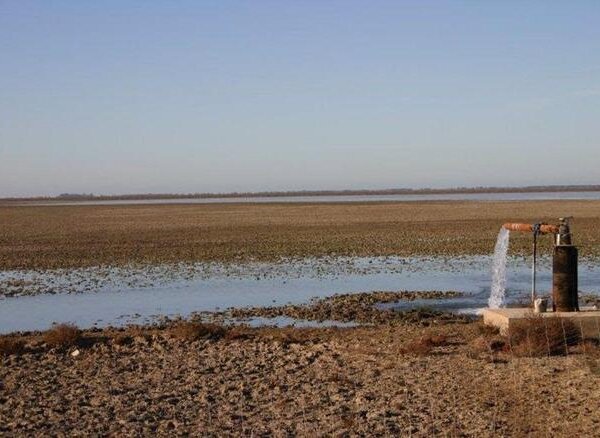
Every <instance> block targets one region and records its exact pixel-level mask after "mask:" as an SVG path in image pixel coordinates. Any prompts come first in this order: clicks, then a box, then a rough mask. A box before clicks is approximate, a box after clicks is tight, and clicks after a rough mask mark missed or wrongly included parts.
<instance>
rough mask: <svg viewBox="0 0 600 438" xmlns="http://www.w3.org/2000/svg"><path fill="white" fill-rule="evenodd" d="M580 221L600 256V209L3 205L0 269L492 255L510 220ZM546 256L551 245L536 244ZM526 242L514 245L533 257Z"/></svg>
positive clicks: (587, 204)
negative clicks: (571, 218)
mask: <svg viewBox="0 0 600 438" xmlns="http://www.w3.org/2000/svg"><path fill="white" fill-rule="evenodd" d="M565 214H568V215H572V216H574V217H575V220H574V223H573V231H574V233H575V241H576V243H577V244H578V245H579V248H580V255H581V256H582V257H584V258H587V257H591V256H598V255H600V252H599V251H600V250H599V248H600V245H598V244H599V243H600V201H526V202H468V201H451V202H442V201H437V202H393V203H389V202H387V203H348V204H237V205H235V204H234V205H231V204H217V205H120V206H46V207H42V206H27V207H17V206H10V205H7V204H4V205H0V223H1V224H2V226H1V227H0V269H3V270H7V269H48V268H78V267H88V266H99V265H110V266H115V265H119V266H124V265H128V264H131V263H143V264H144V263H145V264H163V263H167V264H168V263H179V262H197V261H233V260H235V261H243V260H266V261H273V260H277V259H279V258H281V257H293V258H303V257H312V256H317V257H320V256H332V255H333V256H340V255H346V256H355V255H359V256H386V255H399V256H412V255H422V256H434V255H445V256H456V255H469V254H470V255H477V254H490V252H491V251H492V250H493V248H494V243H495V241H496V235H497V233H498V230H499V228H500V226H501V225H502V223H504V222H505V221H507V220H511V221H526V222H530V223H533V222H538V221H542V220H545V221H548V222H555V221H556V219H557V218H558V217H560V216H564V215H565ZM540 245H541V251H542V252H541V253H544V251H547V250H548V249H549V245H550V239H549V238H544V239H541V241H540ZM530 249H531V238H530V236H524V235H518V234H515V235H514V236H512V238H511V251H512V252H513V253H523V254H529V253H530Z"/></svg>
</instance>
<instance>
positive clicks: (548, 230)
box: [502, 222, 559, 234]
mask: <svg viewBox="0 0 600 438" xmlns="http://www.w3.org/2000/svg"><path fill="white" fill-rule="evenodd" d="M535 226H536V224H519V223H510V222H509V223H506V224H504V225H502V227H503V228H505V229H507V230H509V231H521V232H525V233H532V232H533V231H534V227H535ZM558 231H559V229H558V227H557V226H556V225H549V224H539V234H558Z"/></svg>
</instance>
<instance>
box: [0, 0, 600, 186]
mask: <svg viewBox="0 0 600 438" xmlns="http://www.w3.org/2000/svg"><path fill="white" fill-rule="evenodd" d="M598 23H600V2H598V1H573V2H564V1H548V0H546V1H537V2H536V1H497V2H492V1H414V2H411V1H373V2H365V1H289V2H287V1H282V0H279V1H225V0H219V1H190V2H185V1H178V2H172V1H125V0H121V1H114V2H110V1H102V2H83V1H75V0H73V1H37V2H33V1H26V0H19V1H5V0H0V196H27V195H52V194H58V193H63V192H86V193H87V192H93V193H103V194H113V193H114V194H116V193H139V192H143V193H147V192H229V191H259V190H298V189H346V188H372V189H373V188H389V187H449V186H475V185H477V186H478V185H502V186H514V185H529V184H591V183H600V181H599V179H598V175H599V174H600V153H598V152H599V151H600V141H599V140H600V25H599V24H598Z"/></svg>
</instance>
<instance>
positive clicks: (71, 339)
mask: <svg viewBox="0 0 600 438" xmlns="http://www.w3.org/2000/svg"><path fill="white" fill-rule="evenodd" d="M80 340H81V332H80V330H79V329H78V328H77V327H76V326H74V325H73V324H58V325H56V326H54V327H52V328H51V329H50V330H48V331H47V332H45V333H44V342H45V343H46V344H48V345H49V346H51V347H60V348H67V347H71V346H73V345H76V344H77V343H78V342H79V341H80Z"/></svg>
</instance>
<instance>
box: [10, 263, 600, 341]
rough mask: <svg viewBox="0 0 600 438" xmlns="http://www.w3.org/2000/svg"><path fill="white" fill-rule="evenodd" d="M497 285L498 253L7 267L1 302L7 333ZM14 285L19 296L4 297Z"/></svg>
mask: <svg viewBox="0 0 600 438" xmlns="http://www.w3.org/2000/svg"><path fill="white" fill-rule="evenodd" d="M529 269H530V267H529V263H528V261H526V260H523V259H522V258H520V259H509V260H508V264H507V283H506V294H505V296H506V302H507V303H508V304H510V303H514V302H516V301H521V300H524V299H527V297H528V296H529V288H530V271H529ZM579 277H580V278H579V284H580V289H581V290H582V291H585V292H586V293H592V294H598V289H597V288H598V287H599V285H600V270H599V269H597V265H596V264H595V263H583V262H582V263H581V264H580V267H579ZM550 284H551V274H550V263H549V260H542V261H541V262H540V268H539V282H538V290H539V292H540V294H543V291H549V290H550ZM15 285H17V286H16V287H15ZM490 286H491V257H484V256H482V257H460V258H454V259H451V258H398V257H368V258H342V257H340V258H327V259H306V260H299V261H298V260H296V261H283V262H281V263H276V264H268V263H247V264H229V265H225V264H217V263H213V264H196V265H177V266H162V267H151V268H143V267H138V268H134V267H132V268H119V269H115V268H90V269H82V270H70V271H69V270H61V271H51V272H22V271H21V272H17V271H9V272H2V273H0V293H4V295H5V297H4V298H0V333H7V332H12V331H25V330H44V329H47V328H48V327H49V326H50V325H51V324H52V323H54V322H73V323H75V324H77V325H78V326H79V327H82V328H84V327H94V326H96V327H103V326H107V325H114V326H120V325H127V324H132V323H135V324H142V323H151V322H156V321H159V320H160V319H161V318H164V317H169V318H173V317H178V316H182V317H187V316H189V315H191V314H192V313H195V312H205V311H208V312H214V311H218V310H224V309H227V308H230V307H237V308H240V307H252V306H280V305H285V304H302V303H306V302H308V301H309V300H310V299H312V298H323V297H328V296H332V295H334V294H339V293H357V292H368V291H400V290H407V291H422V290H437V291H460V292H463V293H464V295H463V296H462V297H457V298H449V299H440V300H414V301H410V302H400V303H398V304H396V308H399V309H410V308H415V307H421V306H427V307H431V308H434V309H441V310H451V311H457V312H458V311H460V312H467V313H474V312H476V311H477V309H480V308H483V307H487V300H488V298H489V296H490ZM15 291H17V292H16V293H18V294H21V296H6V295H14V294H15ZM264 322H265V321H260V320H257V321H255V322H251V323H252V324H261V323H264ZM293 323H295V324H296V326H300V325H302V324H304V325H314V323H312V322H307V321H293V320H291V321H288V320H286V321H283V320H281V321H274V322H273V325H282V324H283V325H289V324H293ZM329 323H330V324H332V325H341V324H339V323H335V324H334V323H333V322H329ZM269 325H270V324H269Z"/></svg>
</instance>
